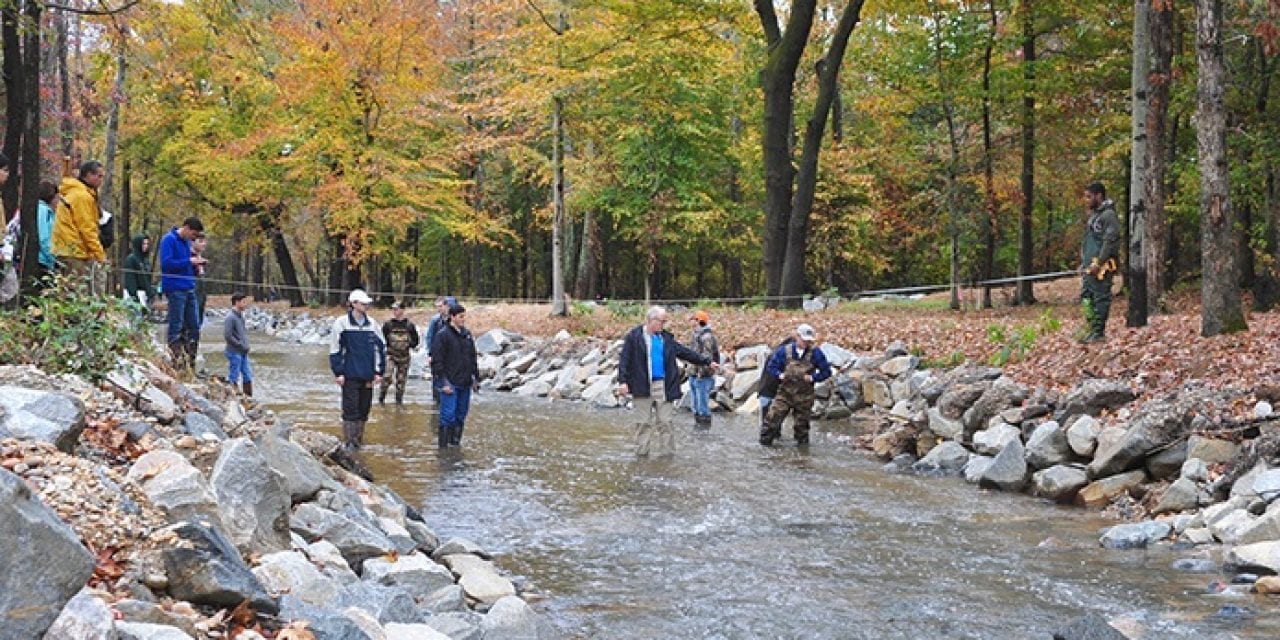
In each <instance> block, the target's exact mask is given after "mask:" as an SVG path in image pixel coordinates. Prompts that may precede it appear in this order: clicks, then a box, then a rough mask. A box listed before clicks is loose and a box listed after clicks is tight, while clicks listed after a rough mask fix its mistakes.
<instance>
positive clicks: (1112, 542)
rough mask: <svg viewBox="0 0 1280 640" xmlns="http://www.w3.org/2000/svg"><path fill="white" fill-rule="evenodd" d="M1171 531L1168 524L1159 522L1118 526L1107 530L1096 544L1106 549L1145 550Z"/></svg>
mask: <svg viewBox="0 0 1280 640" xmlns="http://www.w3.org/2000/svg"><path fill="white" fill-rule="evenodd" d="M1172 530H1173V528H1172V527H1171V526H1170V525H1169V523H1168V522H1162V521H1159V520H1151V521H1147V522H1134V523H1129V524H1120V525H1116V526H1114V527H1111V528H1110V529H1107V530H1106V531H1105V532H1104V533H1103V534H1102V537H1101V538H1099V540H1098V542H1099V543H1100V544H1101V545H1102V546H1103V547H1106V548H1107V549H1145V548H1146V547H1147V545H1149V544H1151V543H1152V542H1155V541H1157V540H1163V539H1165V538H1167V537H1169V533H1170V532H1171V531H1172Z"/></svg>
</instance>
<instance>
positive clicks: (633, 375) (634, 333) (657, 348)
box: [618, 307, 719, 457]
mask: <svg viewBox="0 0 1280 640" xmlns="http://www.w3.org/2000/svg"><path fill="white" fill-rule="evenodd" d="M666 323H667V310H666V309H664V308H662V307H650V308H649V311H648V313H646V314H645V321H644V323H643V324H641V325H639V326H637V327H636V328H634V329H632V330H631V331H629V332H628V333H627V335H626V337H625V338H623V342H622V356H621V358H620V360H619V361H618V393H619V395H624V396H625V395H628V394H630V395H631V396H632V397H633V398H634V399H635V410H636V412H637V413H638V415H637V416H636V422H635V439H636V455H637V456H641V457H643V456H647V455H649V453H650V451H651V450H653V452H654V453H655V454H656V455H670V454H673V453H675V445H676V442H675V433H674V432H673V431H672V429H671V414H672V412H673V411H674V409H675V404H674V403H675V401H676V400H679V399H680V396H681V395H682V394H681V392H680V374H679V370H678V365H677V363H676V360H677V359H680V360H684V361H685V362H691V363H693V364H696V365H699V366H710V367H711V368H712V370H713V371H714V370H716V369H718V368H719V365H718V364H716V363H714V362H712V361H711V358H709V357H707V356H704V355H702V354H700V353H698V352H697V351H694V350H692V349H690V348H688V347H686V346H684V345H682V344H680V342H679V341H677V340H676V338H675V336H673V335H671V332H669V331H667V330H666V329H665V328H663V327H664V326H665V325H666ZM655 436H656V437H657V443H656V445H655V443H654V437H655Z"/></svg>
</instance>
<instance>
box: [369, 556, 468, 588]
mask: <svg viewBox="0 0 1280 640" xmlns="http://www.w3.org/2000/svg"><path fill="white" fill-rule="evenodd" d="M364 579H365V580H373V581H375V582H378V583H379V584H384V585H387V586H392V587H400V588H402V589H404V590H405V592H406V593H408V594H409V595H411V596H413V597H414V598H425V597H427V596H429V595H431V594H432V593H434V592H436V591H439V590H440V589H442V588H444V587H447V586H449V585H452V584H453V573H452V572H450V571H449V570H448V569H446V568H444V567H443V566H441V565H439V564H437V563H436V562H434V561H432V560H431V559H430V558H428V557H426V556H424V555H421V554H410V555H402V556H397V557H396V558H395V560H394V561H391V560H388V559H387V558H371V559H369V560H366V561H365V563H364Z"/></svg>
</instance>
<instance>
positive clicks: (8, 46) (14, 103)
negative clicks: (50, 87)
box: [0, 0, 27, 223]
mask: <svg viewBox="0 0 1280 640" xmlns="http://www.w3.org/2000/svg"><path fill="white" fill-rule="evenodd" d="M21 21H22V16H21V14H19V13H18V3H17V2H16V0H11V1H9V2H5V3H3V4H2V5H0V37H2V38H3V40H4V42H3V46H4V67H3V72H4V95H5V118H6V120H7V121H8V122H9V126H7V127H5V131H4V155H5V156H7V157H8V158H9V163H10V167H9V174H10V176H11V178H10V180H9V181H8V182H6V183H5V184H4V186H2V187H0V200H3V204H4V211H3V212H0V213H2V214H3V218H4V220H5V222H6V223H8V221H9V216H10V215H11V214H12V213H13V212H15V211H17V210H18V188H19V187H20V186H21V185H20V183H19V180H18V176H19V174H20V172H18V171H15V170H14V169H16V168H17V166H18V163H19V162H20V161H21V159H22V132H23V130H24V127H23V123H25V122H26V119H27V118H26V114H27V92H26V83H25V82H24V80H25V78H26V75H25V73H24V72H23V69H22V35H21V34H20V33H19V30H18V25H19V23H20V22H21ZM15 125H16V126H15Z"/></svg>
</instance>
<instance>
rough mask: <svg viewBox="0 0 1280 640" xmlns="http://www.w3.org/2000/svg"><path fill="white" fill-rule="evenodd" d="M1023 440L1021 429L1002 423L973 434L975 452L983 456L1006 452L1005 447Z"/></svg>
mask: <svg viewBox="0 0 1280 640" xmlns="http://www.w3.org/2000/svg"><path fill="white" fill-rule="evenodd" d="M1021 438H1022V430H1021V429H1019V428H1017V427H1015V426H1013V425H1010V424H1004V423H1000V424H997V425H995V426H992V427H991V428H989V429H983V430H982V431H979V432H977V433H975V434H973V450H974V451H977V452H978V453H981V454H983V455H996V454H998V453H1000V452H1001V451H1003V450H1004V448H1005V445H1007V444H1009V443H1010V442H1013V441H1014V440H1019V441H1021Z"/></svg>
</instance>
